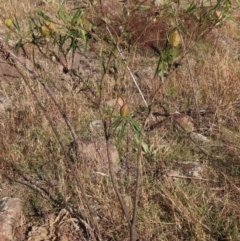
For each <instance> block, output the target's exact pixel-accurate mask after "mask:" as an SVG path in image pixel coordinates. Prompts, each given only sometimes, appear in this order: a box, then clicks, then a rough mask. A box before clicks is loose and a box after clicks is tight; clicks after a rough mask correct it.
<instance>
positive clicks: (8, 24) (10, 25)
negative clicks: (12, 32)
mask: <svg viewBox="0 0 240 241" xmlns="http://www.w3.org/2000/svg"><path fill="white" fill-rule="evenodd" d="M4 24H5V26H6V27H8V28H11V27H12V24H13V23H12V19H11V18H6V19H5V20H4Z"/></svg>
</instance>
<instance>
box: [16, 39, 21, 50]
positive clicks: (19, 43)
mask: <svg viewBox="0 0 240 241" xmlns="http://www.w3.org/2000/svg"><path fill="white" fill-rule="evenodd" d="M21 47H22V38H20V40H19V41H18V42H17V43H16V45H15V50H16V52H18V50H19V49H20V48H21Z"/></svg>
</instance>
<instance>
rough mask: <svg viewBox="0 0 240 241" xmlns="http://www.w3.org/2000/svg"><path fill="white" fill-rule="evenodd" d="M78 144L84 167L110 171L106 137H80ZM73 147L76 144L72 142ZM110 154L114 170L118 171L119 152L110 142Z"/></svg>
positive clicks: (98, 170) (104, 171)
mask: <svg viewBox="0 0 240 241" xmlns="http://www.w3.org/2000/svg"><path fill="white" fill-rule="evenodd" d="M78 146H79V151H80V158H79V160H80V161H81V164H82V165H83V167H84V168H86V169H89V170H91V171H95V172H101V173H104V174H105V173H107V174H108V173H109V166H108V155H107V145H106V140H105V139H104V138H102V137H96V136H93V137H85V138H80V139H79V140H78ZM71 147H72V148H76V144H75V143H74V142H73V143H71ZM109 156H110V158H111V163H112V167H113V171H114V172H115V173H116V172H118V170H119V168H120V165H119V153H118V150H117V148H116V146H115V145H113V144H112V143H109Z"/></svg>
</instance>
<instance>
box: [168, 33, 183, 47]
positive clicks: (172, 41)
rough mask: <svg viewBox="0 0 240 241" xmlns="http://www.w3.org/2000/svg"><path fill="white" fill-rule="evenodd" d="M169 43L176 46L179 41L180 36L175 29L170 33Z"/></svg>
mask: <svg viewBox="0 0 240 241" xmlns="http://www.w3.org/2000/svg"><path fill="white" fill-rule="evenodd" d="M169 43H170V45H171V46H172V47H177V46H178V45H179V44H180V43H181V38H180V35H179V33H178V31H177V30H174V31H173V32H172V33H171V34H170V36H169Z"/></svg>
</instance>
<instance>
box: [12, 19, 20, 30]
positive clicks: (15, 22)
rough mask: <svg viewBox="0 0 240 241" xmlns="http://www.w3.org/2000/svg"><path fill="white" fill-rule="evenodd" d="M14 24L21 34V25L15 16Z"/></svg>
mask: <svg viewBox="0 0 240 241" xmlns="http://www.w3.org/2000/svg"><path fill="white" fill-rule="evenodd" d="M14 20H15V21H14V22H13V25H14V26H15V28H16V29H17V31H18V32H20V25H19V22H18V19H17V17H16V16H14Z"/></svg>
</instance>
